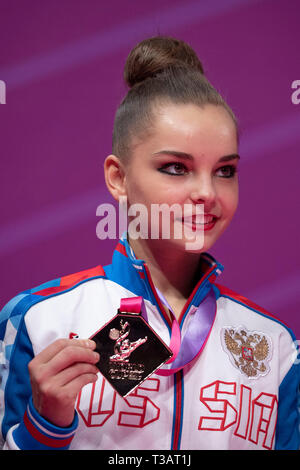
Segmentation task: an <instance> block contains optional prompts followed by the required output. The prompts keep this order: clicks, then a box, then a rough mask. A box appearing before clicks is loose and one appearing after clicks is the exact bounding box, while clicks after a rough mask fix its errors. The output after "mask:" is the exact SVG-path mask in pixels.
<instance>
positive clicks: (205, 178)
mask: <svg viewBox="0 0 300 470" xmlns="http://www.w3.org/2000/svg"><path fill="white" fill-rule="evenodd" d="M190 199H191V200H192V202H193V203H195V204H204V206H205V212H208V211H209V208H211V207H212V206H213V205H214V203H215V200H216V190H215V187H214V182H213V179H212V176H211V175H210V174H201V175H199V176H198V177H195V178H194V180H193V182H192V186H191V189H190Z"/></svg>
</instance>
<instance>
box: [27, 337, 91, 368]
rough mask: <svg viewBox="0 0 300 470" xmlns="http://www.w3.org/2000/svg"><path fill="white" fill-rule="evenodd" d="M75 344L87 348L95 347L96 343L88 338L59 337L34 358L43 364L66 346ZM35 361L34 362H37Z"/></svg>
mask: <svg viewBox="0 0 300 470" xmlns="http://www.w3.org/2000/svg"><path fill="white" fill-rule="evenodd" d="M70 345H72V346H75V347H82V348H87V349H95V347H96V343H95V341H93V340H90V339H67V338H60V339H57V340H56V341H54V342H53V343H52V344H50V345H49V346H48V347H47V348H45V349H44V350H43V351H41V352H40V353H39V354H38V355H37V356H36V357H35V359H37V361H38V362H39V363H41V364H44V363H46V362H48V361H50V360H51V359H53V357H54V356H56V355H57V354H58V353H59V352H60V351H62V350H63V349H64V348H66V347H68V346H70ZM37 361H36V362H37Z"/></svg>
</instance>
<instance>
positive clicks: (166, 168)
mask: <svg viewBox="0 0 300 470" xmlns="http://www.w3.org/2000/svg"><path fill="white" fill-rule="evenodd" d="M158 171H160V172H161V173H166V174H167V175H172V176H182V175H185V174H187V173H188V169H187V168H186V166H185V165H183V164H182V163H178V162H177V163H166V164H165V165H163V166H162V167H161V168H159V169H158Z"/></svg>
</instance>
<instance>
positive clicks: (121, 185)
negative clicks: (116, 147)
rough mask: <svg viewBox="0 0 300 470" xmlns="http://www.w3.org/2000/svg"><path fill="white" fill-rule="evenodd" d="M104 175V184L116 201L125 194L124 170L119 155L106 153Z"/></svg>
mask: <svg viewBox="0 0 300 470" xmlns="http://www.w3.org/2000/svg"><path fill="white" fill-rule="evenodd" d="M104 177H105V182H106V186H107V188H108V190H109V192H110V194H111V195H112V197H113V198H114V199H116V201H119V199H120V196H126V187H125V171H124V166H123V164H122V163H121V161H120V159H119V157H116V155H108V157H106V159H105V161H104Z"/></svg>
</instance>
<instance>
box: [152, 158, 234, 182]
mask: <svg viewBox="0 0 300 470" xmlns="http://www.w3.org/2000/svg"><path fill="white" fill-rule="evenodd" d="M171 166H177V167H180V168H182V169H184V170H185V173H171V172H169V171H166V168H169V167H171ZM224 169H229V170H230V174H229V176H222V177H221V178H233V177H234V175H235V174H236V172H237V168H236V166H234V165H224V166H221V167H220V168H218V170H217V171H219V170H224ZM158 171H160V172H161V173H165V174H167V175H170V176H184V175H185V174H186V173H188V169H187V167H186V166H185V165H183V164H182V163H179V162H176V163H166V164H165V165H163V166H162V167H161V168H159V169H158Z"/></svg>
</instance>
